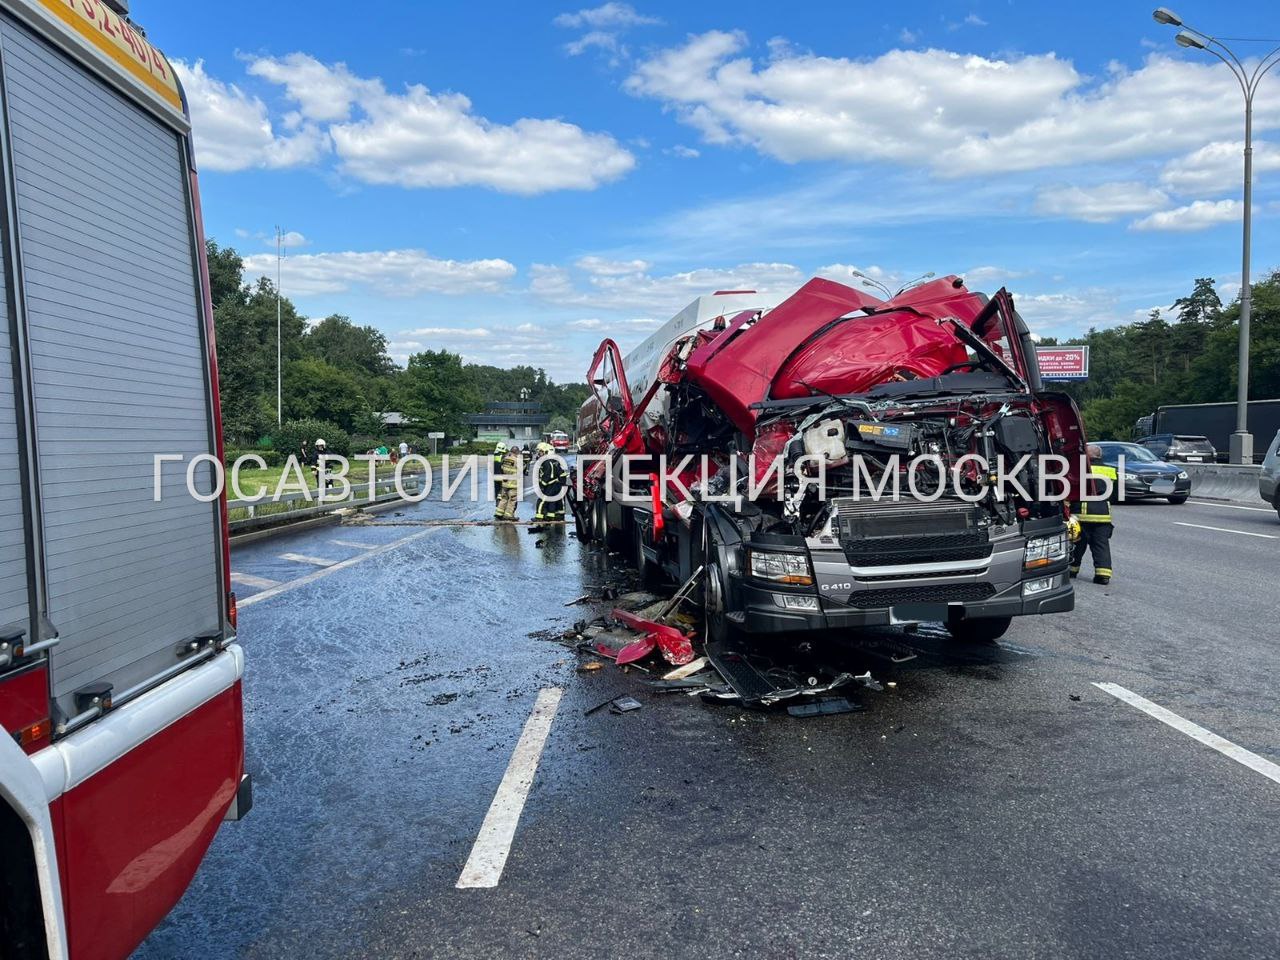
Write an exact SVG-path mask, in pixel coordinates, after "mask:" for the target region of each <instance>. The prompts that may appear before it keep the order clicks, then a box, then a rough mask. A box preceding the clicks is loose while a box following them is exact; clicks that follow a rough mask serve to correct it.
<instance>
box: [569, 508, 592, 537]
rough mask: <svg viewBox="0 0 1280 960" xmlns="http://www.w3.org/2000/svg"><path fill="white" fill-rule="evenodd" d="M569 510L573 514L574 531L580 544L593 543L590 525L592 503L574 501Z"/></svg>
mask: <svg viewBox="0 0 1280 960" xmlns="http://www.w3.org/2000/svg"><path fill="white" fill-rule="evenodd" d="M569 510H570V512H571V513H572V514H573V529H574V532H575V533H576V534H577V535H578V542H579V543H590V542H591V523H590V517H591V514H590V510H591V504H590V502H587V503H582V502H580V501H577V500H575V501H573V502H572V503H570V504H569Z"/></svg>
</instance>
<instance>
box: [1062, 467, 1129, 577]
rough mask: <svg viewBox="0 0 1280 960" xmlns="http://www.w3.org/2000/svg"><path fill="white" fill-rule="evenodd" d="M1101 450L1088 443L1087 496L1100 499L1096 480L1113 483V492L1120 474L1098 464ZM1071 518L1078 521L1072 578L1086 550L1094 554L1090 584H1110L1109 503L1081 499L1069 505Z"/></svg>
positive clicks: (1100, 491)
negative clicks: (1089, 475) (1078, 527)
mask: <svg viewBox="0 0 1280 960" xmlns="http://www.w3.org/2000/svg"><path fill="white" fill-rule="evenodd" d="M1101 460H1102V450H1101V448H1099V447H1098V446H1096V445H1095V444H1092V443H1091V444H1089V472H1090V473H1091V474H1093V477H1091V478H1090V479H1089V480H1088V481H1087V482H1088V485H1089V495H1090V496H1093V497H1100V496H1101V495H1102V493H1103V484H1102V482H1101V481H1100V480H1098V479H1096V478H1098V477H1105V478H1106V479H1108V480H1110V481H1111V483H1112V490H1117V489H1119V488H1118V487H1116V486H1115V484H1117V483H1119V482H1120V480H1119V475H1118V474H1117V473H1116V469H1115V467H1108V466H1107V465H1106V464H1104V463H1101V462H1100V461H1101ZM1071 513H1072V515H1073V516H1074V517H1075V518H1076V519H1077V520H1079V521H1080V539H1079V540H1077V541H1076V543H1075V546H1074V547H1072V549H1071V576H1072V577H1076V576H1078V575H1079V573H1080V562H1081V561H1082V560H1083V559H1084V552H1085V550H1089V551H1091V552H1092V554H1093V582H1094V583H1102V584H1107V583H1110V582H1111V534H1112V532H1113V531H1114V530H1115V527H1114V526H1113V525H1112V523H1111V504H1110V503H1109V502H1108V501H1106V500H1081V501H1077V502H1075V503H1073V504H1071Z"/></svg>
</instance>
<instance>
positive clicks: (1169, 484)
mask: <svg viewBox="0 0 1280 960" xmlns="http://www.w3.org/2000/svg"><path fill="white" fill-rule="evenodd" d="M1151 492H1152V493H1173V481H1172V480H1153V481H1152V482H1151Z"/></svg>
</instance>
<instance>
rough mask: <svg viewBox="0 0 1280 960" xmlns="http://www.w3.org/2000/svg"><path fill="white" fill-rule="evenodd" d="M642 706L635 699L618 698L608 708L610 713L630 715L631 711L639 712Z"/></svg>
mask: <svg viewBox="0 0 1280 960" xmlns="http://www.w3.org/2000/svg"><path fill="white" fill-rule="evenodd" d="M641 706H642V704H641V703H640V701H639V700H637V699H636V698H635V697H618V698H617V699H616V700H614V701H613V703H612V704H611V705H610V706H609V712H610V713H631V711H633V710H639V709H640V707H641Z"/></svg>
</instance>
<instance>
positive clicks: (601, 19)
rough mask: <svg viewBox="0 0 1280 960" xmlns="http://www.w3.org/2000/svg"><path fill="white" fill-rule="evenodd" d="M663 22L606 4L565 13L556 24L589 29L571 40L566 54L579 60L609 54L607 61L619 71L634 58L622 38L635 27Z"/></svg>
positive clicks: (622, 6) (628, 7) (632, 9)
mask: <svg viewBox="0 0 1280 960" xmlns="http://www.w3.org/2000/svg"><path fill="white" fill-rule="evenodd" d="M661 22H662V21H661V20H659V19H658V18H657V17H647V16H645V15H644V14H641V13H638V12H637V11H636V9H635V7H633V6H631V5H630V4H629V3H606V4H604V5H603V6H600V7H592V8H590V9H587V10H579V11H578V12H577V13H562V14H560V15H559V16H558V17H556V18H555V20H553V21H552V23H554V24H555V25H556V26H557V27H565V28H567V29H582V28H586V29H587V32H586V33H584V34H583V35H582V36H580V37H579V38H578V39H577V40H571V41H570V42H569V43H566V44H565V45H564V50H565V53H567V54H569V56H571V57H576V56H579V55H580V54H583V53H586V52H587V51H588V50H593V49H594V50H598V51H600V52H601V53H605V54H608V58H607V59H608V63H609V65H610V66H611V67H616V66H617V65H618V64H620V63H621V62H622V61H624V60H628V59H630V57H631V53H630V51H629V50H628V49H627V48H626V47H625V46H623V44H622V39H621V38H622V35H623V34H624V33H626V32H627V31H628V30H630V29H631V28H633V27H643V26H649V25H651V24H657V23H661Z"/></svg>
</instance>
